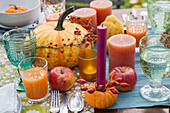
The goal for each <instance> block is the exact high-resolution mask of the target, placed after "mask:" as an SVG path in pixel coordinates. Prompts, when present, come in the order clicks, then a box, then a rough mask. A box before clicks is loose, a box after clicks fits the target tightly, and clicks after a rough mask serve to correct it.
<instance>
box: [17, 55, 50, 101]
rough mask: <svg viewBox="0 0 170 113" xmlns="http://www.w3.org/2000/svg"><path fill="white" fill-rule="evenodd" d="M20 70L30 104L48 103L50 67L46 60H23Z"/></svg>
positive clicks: (32, 58) (31, 58)
mask: <svg viewBox="0 0 170 113" xmlns="http://www.w3.org/2000/svg"><path fill="white" fill-rule="evenodd" d="M18 68H19V72H20V74H21V78H22V81H23V84H24V88H25V93H26V96H27V99H28V103H30V104H39V103H43V102H44V101H46V99H47V92H48V66H47V61H46V59H44V58H41V57H29V58H26V59H24V60H22V61H21V62H20V63H19V65H18Z"/></svg>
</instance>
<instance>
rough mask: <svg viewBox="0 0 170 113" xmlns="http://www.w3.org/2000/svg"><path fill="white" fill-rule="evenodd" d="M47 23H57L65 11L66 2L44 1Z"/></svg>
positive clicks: (60, 0)
mask: <svg viewBox="0 0 170 113" xmlns="http://www.w3.org/2000/svg"><path fill="white" fill-rule="evenodd" d="M42 2H43V11H44V14H45V18H46V21H47V22H48V21H57V20H58V19H59V17H60V15H61V13H62V12H64V11H65V0H42Z"/></svg>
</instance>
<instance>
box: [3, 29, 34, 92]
mask: <svg viewBox="0 0 170 113" xmlns="http://www.w3.org/2000/svg"><path fill="white" fill-rule="evenodd" d="M2 40H3V45H4V48H5V51H6V54H7V57H8V59H9V61H10V62H11V64H12V65H13V66H16V67H18V64H19V63H20V61H21V60H23V59H25V58H28V57H34V56H35V55H36V49H37V47H36V35H35V32H34V31H32V30H30V29H13V30H10V31H7V32H5V33H4V34H3V36H2ZM17 71H18V73H19V70H18V68H17ZM15 83H16V88H17V90H18V91H25V90H24V86H23V83H22V80H21V78H20V79H18V80H17V81H15Z"/></svg>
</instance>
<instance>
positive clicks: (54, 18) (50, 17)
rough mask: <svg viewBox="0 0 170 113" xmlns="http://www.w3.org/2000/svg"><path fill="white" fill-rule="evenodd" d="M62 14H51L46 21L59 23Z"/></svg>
mask: <svg viewBox="0 0 170 113" xmlns="http://www.w3.org/2000/svg"><path fill="white" fill-rule="evenodd" d="M60 16H61V13H60V12H55V13H50V14H48V15H47V16H46V18H45V19H46V21H47V22H49V21H58V19H59V18H60Z"/></svg>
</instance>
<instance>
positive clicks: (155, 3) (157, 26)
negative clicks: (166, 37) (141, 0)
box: [147, 0, 170, 32]
mask: <svg viewBox="0 0 170 113" xmlns="http://www.w3.org/2000/svg"><path fill="white" fill-rule="evenodd" d="M147 6H148V14H149V18H150V19H149V20H150V23H151V26H152V28H153V29H154V30H155V32H162V31H164V30H165V29H166V27H167V26H168V24H170V0H148V5H147Z"/></svg>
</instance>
